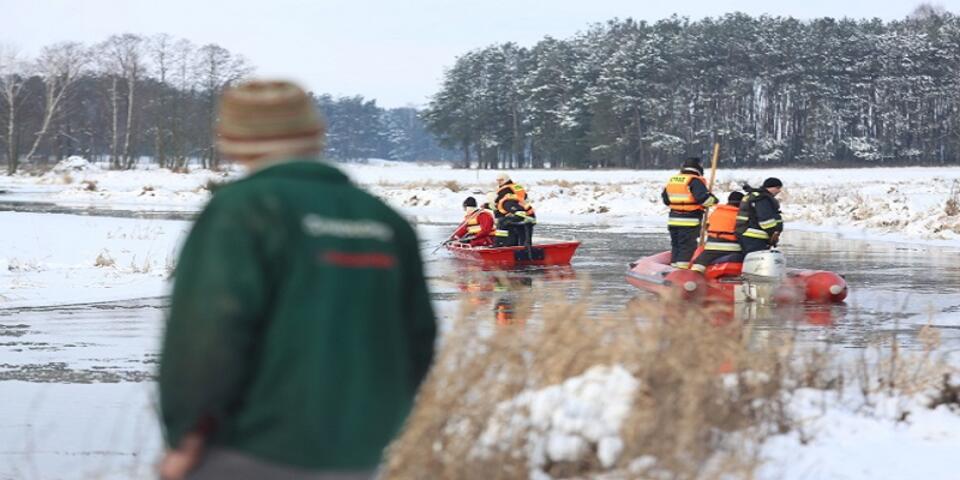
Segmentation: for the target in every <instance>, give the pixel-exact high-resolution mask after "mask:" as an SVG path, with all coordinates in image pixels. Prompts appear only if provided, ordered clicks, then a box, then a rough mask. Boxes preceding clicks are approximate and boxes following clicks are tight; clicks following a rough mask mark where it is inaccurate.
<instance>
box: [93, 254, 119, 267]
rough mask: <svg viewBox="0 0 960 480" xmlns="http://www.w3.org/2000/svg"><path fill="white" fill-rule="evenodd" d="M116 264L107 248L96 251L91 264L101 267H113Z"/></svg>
mask: <svg viewBox="0 0 960 480" xmlns="http://www.w3.org/2000/svg"><path fill="white" fill-rule="evenodd" d="M116 265H117V261H116V260H114V259H113V257H111V256H110V252H108V251H107V250H103V251H102V252H100V253H98V254H97V259H96V260H95V261H94V262H93V266H95V267H102V268H108V267H115V266H116Z"/></svg>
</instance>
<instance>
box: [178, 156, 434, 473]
mask: <svg viewBox="0 0 960 480" xmlns="http://www.w3.org/2000/svg"><path fill="white" fill-rule="evenodd" d="M422 268H423V266H422V264H421V260H420V253H419V246H418V243H417V238H416V235H415V233H414V231H413V229H412V228H411V227H410V225H409V224H408V223H407V222H406V221H405V220H404V219H403V218H401V217H400V215H398V214H397V213H396V212H394V211H393V210H392V209H390V208H389V207H387V206H386V205H385V204H384V203H383V202H381V201H380V200H378V199H376V198H375V197H373V196H372V195H370V194H368V193H366V192H364V191H362V190H360V189H359V188H357V187H356V186H354V185H352V184H351V183H350V182H349V181H348V180H347V178H346V177H345V176H344V175H343V174H342V173H340V172H339V171H338V170H337V169H336V168H334V167H332V166H329V165H326V164H323V163H319V162H315V161H291V162H288V163H281V164H277V165H273V166H271V167H268V168H266V169H264V170H261V171H259V172H257V173H254V174H253V175H251V176H249V177H247V178H245V179H242V180H240V181H237V182H235V183H233V184H230V185H228V186H225V187H223V188H221V189H220V190H218V191H217V192H216V194H215V195H214V196H213V198H212V199H211V200H210V203H209V204H208V205H207V206H206V208H205V209H204V211H203V213H202V214H201V215H200V217H199V218H198V219H197V221H196V224H195V225H194V226H193V229H192V231H191V232H190V235H189V237H188V238H187V241H186V243H185V244H184V246H183V250H182V253H181V255H180V260H179V263H178V265H177V271H176V279H175V283H174V287H173V298H172V305H171V307H170V317H169V320H168V323H167V330H166V334H165V338H164V343H163V348H162V353H161V355H162V357H161V363H160V407H161V411H162V420H163V424H164V427H165V429H166V440H167V442H168V444H169V445H171V446H173V445H176V444H178V443H179V441H180V439H181V438H182V437H183V435H184V434H185V433H187V432H189V431H191V430H194V429H196V428H198V426H200V427H201V428H206V426H207V425H213V427H212V429H211V437H210V442H211V444H213V445H217V446H221V447H225V448H231V449H235V450H238V451H241V452H245V453H248V454H250V455H252V456H254V457H257V458H260V459H263V460H267V461H272V462H275V463H280V464H285V465H291V466H297V467H302V468H307V469H314V470H321V469H332V470H359V469H370V468H372V467H375V466H376V465H377V464H378V462H379V461H380V457H381V452H382V450H383V448H384V447H385V446H386V445H387V444H388V443H389V441H390V440H391V439H392V438H393V436H394V435H395V434H396V433H397V431H398V430H399V428H400V426H401V423H402V422H403V420H404V418H405V417H406V415H407V414H408V413H409V411H410V408H411V404H412V403H413V398H414V395H415V393H416V391H417V387H418V386H419V385H420V382H421V380H423V378H424V376H425V375H426V373H427V370H428V368H429V365H430V361H431V359H432V356H433V343H434V337H435V334H436V327H435V323H434V315H433V310H432V307H431V305H430V299H429V296H428V292H427V287H426V284H425V281H424V277H423V270H422Z"/></svg>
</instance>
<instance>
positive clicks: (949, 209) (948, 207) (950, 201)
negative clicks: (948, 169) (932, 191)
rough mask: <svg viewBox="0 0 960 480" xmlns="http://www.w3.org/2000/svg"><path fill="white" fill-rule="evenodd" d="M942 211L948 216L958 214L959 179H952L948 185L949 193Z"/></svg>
mask: <svg viewBox="0 0 960 480" xmlns="http://www.w3.org/2000/svg"><path fill="white" fill-rule="evenodd" d="M943 211H944V213H946V214H947V215H948V216H951V217H956V216H960V180H954V181H953V185H951V186H950V195H948V196H947V201H946V203H945V204H944V207H943Z"/></svg>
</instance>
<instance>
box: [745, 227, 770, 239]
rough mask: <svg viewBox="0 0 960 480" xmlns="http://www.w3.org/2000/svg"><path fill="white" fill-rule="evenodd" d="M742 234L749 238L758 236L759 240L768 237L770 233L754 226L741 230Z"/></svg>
mask: <svg viewBox="0 0 960 480" xmlns="http://www.w3.org/2000/svg"><path fill="white" fill-rule="evenodd" d="M743 236H744V237H749V238H759V239H761V240H769V239H770V235H768V234H767V232H765V231H763V230H757V229H756V228H748V229H747V230H746V231H745V232H743Z"/></svg>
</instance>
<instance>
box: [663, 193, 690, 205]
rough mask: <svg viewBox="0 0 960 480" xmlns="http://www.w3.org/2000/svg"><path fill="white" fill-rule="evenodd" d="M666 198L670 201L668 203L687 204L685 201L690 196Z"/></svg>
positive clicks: (668, 196)
mask: <svg viewBox="0 0 960 480" xmlns="http://www.w3.org/2000/svg"><path fill="white" fill-rule="evenodd" d="M667 198H669V199H670V203H687V200H688V199H689V198H690V195H687V194H683V195H667Z"/></svg>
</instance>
